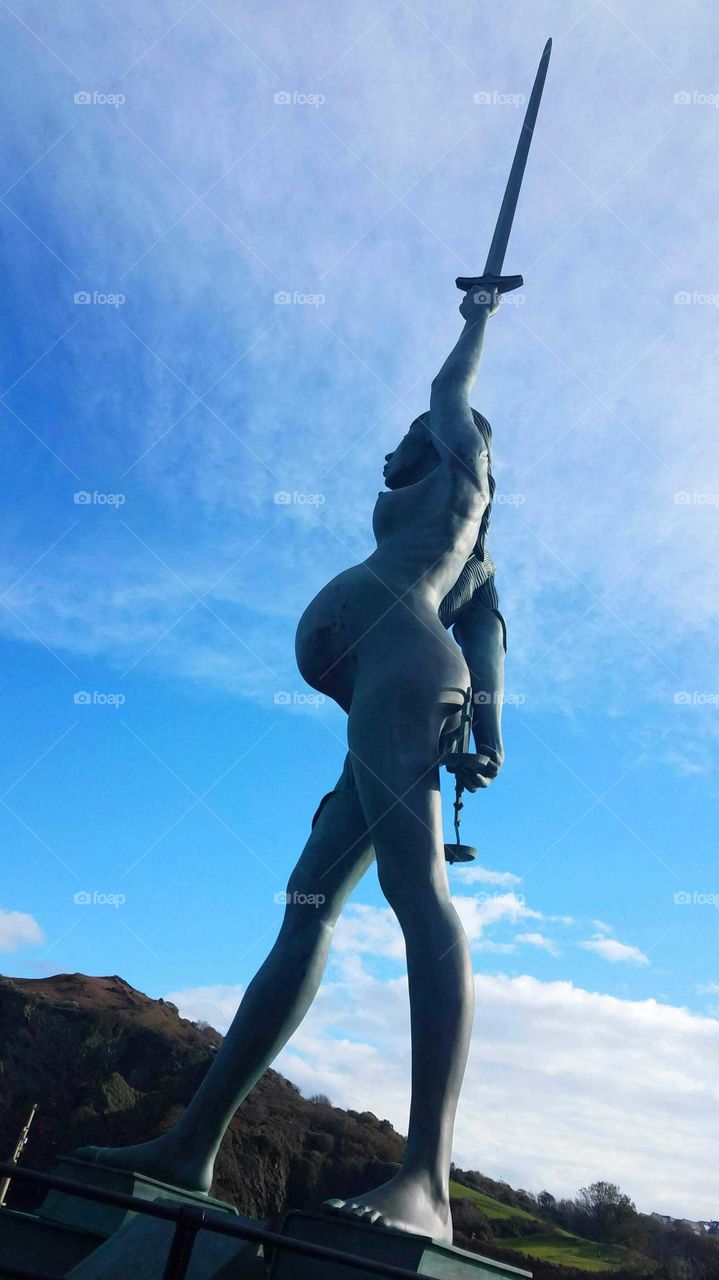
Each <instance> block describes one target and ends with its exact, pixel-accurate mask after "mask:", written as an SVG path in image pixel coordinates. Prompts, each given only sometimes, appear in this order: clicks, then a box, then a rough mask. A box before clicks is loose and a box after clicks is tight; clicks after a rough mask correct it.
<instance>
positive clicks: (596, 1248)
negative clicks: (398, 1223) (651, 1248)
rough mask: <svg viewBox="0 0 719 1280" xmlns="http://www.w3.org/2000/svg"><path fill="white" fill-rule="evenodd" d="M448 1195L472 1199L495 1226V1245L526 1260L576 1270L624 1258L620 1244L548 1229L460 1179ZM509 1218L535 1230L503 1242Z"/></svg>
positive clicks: (612, 1265) (604, 1267)
mask: <svg viewBox="0 0 719 1280" xmlns="http://www.w3.org/2000/svg"><path fill="white" fill-rule="evenodd" d="M449 1186H450V1195H451V1196H452V1197H453V1198H454V1199H458V1200H471V1202H472V1203H473V1204H475V1205H476V1206H477V1208H478V1209H480V1210H481V1211H482V1213H483V1214H484V1216H485V1218H487V1220H488V1221H489V1223H490V1225H491V1226H492V1227H494V1226H495V1225H496V1228H497V1234H496V1242H497V1244H500V1245H501V1244H502V1243H506V1244H507V1246H508V1247H509V1248H511V1249H512V1250H513V1251H514V1252H515V1253H523V1254H525V1256H526V1257H527V1258H528V1259H531V1258H540V1259H541V1260H542V1261H543V1262H554V1263H557V1264H559V1265H561V1266H564V1267H576V1268H577V1270H579V1271H605V1272H606V1271H618V1270H619V1269H620V1268H621V1267H622V1266H624V1265H625V1264H626V1261H627V1250H626V1249H623V1248H621V1246H619V1245H606V1244H597V1243H596V1242H595V1241H594V1240H583V1239H582V1238H581V1236H575V1235H572V1234H571V1232H569V1231H562V1230H561V1229H560V1228H559V1227H557V1228H554V1229H553V1230H548V1229H547V1223H546V1222H543V1221H542V1220H541V1218H537V1217H534V1216H533V1215H532V1214H531V1213H527V1212H526V1211H525V1210H524V1209H515V1208H513V1207H512V1206H511V1205H508V1204H502V1202H501V1201H500V1200H495V1199H494V1198H493V1197H492V1196H489V1195H487V1194H486V1193H485V1192H483V1191H475V1190H474V1189H473V1188H472V1187H465V1186H463V1185H462V1184H461V1183H459V1182H451V1183H450V1184H449ZM509 1218H519V1219H521V1220H522V1221H523V1222H526V1223H527V1224H530V1223H536V1227H537V1230H536V1233H533V1234H531V1235H522V1236H513V1237H512V1238H511V1239H507V1240H506V1241H503V1240H502V1238H501V1236H502V1223H503V1222H505V1223H506V1221H507V1219H509Z"/></svg>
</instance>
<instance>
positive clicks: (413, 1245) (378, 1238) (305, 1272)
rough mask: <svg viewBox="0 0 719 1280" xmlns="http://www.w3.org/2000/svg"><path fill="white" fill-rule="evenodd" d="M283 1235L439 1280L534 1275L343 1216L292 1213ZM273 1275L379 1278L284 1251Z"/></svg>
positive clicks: (284, 1279)
mask: <svg viewBox="0 0 719 1280" xmlns="http://www.w3.org/2000/svg"><path fill="white" fill-rule="evenodd" d="M280 1232H281V1234H282V1235H283V1236H288V1237H289V1238H291V1239H294V1240H303V1241H305V1242H306V1243H311V1244H319V1245H324V1246H325V1248H327V1249H339V1250H341V1251H342V1252H343V1253H351V1254H352V1255H353V1256H354V1257H359V1258H368V1259H372V1260H373V1261H374V1262H384V1263H387V1265H388V1266H392V1267H403V1268H404V1269H405V1270H406V1271H414V1272H416V1274H417V1275H425V1276H435V1277H437V1278H438V1280H532V1273H531V1271H522V1270H521V1269H520V1268H519V1267H510V1266H508V1265H506V1264H505V1263H504V1262H495V1261H494V1260H493V1259H492V1258H484V1257H482V1256H481V1255H480V1254H478V1253H469V1252H467V1250H466V1249H455V1248H454V1246H453V1245H450V1244H444V1243H443V1242H440V1241H438V1240H432V1239H431V1238H430V1237H429V1236H415V1235H410V1234H409V1232H407V1231H393V1230H391V1229H390V1228H388V1227H373V1226H370V1225H369V1224H368V1223H364V1222H353V1221H352V1219H351V1218H350V1217H344V1216H343V1215H341V1214H334V1213H305V1212H299V1211H297V1210H292V1211H291V1212H290V1213H288V1214H286V1215H285V1217H284V1218H283V1220H282V1225H281V1227H280ZM269 1275H270V1277H271V1280H377V1278H376V1276H375V1274H374V1273H373V1272H370V1271H367V1272H366V1271H363V1270H361V1268H358V1267H345V1266H342V1265H341V1264H338V1263H336V1262H323V1261H322V1260H321V1259H320V1258H312V1257H310V1256H309V1255H302V1254H298V1253H289V1252H284V1251H282V1250H277V1251H276V1252H274V1253H273V1256H272V1259H271V1263H270V1268H269Z"/></svg>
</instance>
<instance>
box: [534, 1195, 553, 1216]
mask: <svg viewBox="0 0 719 1280" xmlns="http://www.w3.org/2000/svg"><path fill="white" fill-rule="evenodd" d="M537 1205H538V1208H539V1212H540V1213H542V1214H544V1216H545V1217H546V1218H551V1217H552V1215H553V1214H554V1213H555V1211H556V1208H557V1201H556V1200H555V1198H554V1196H553V1195H552V1193H551V1191H540V1193H539V1195H538V1196H537Z"/></svg>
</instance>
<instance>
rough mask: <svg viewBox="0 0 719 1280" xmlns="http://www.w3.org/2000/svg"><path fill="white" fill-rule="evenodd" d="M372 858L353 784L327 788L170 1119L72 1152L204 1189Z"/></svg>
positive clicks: (310, 994) (305, 1001) (306, 1002)
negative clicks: (197, 1081) (233, 1002)
mask: <svg viewBox="0 0 719 1280" xmlns="http://www.w3.org/2000/svg"><path fill="white" fill-rule="evenodd" d="M342 851H344V852H342ZM373 858H374V850H373V848H372V845H371V843H370V841H369V838H368V836H367V829H366V825H365V823H364V820H363V818H362V813H361V810H360V808H359V804H358V801H357V796H356V793H354V792H353V791H335V792H332V793H331V795H330V797H329V798H328V800H327V803H326V804H325V805H324V807H323V809H322V812H321V817H320V818H319V820H318V821H317V823H316V825H315V827H314V829H313V832H312V835H311V837H310V839H309V841H308V843H307V845H306V847H305V850H304V852H303V855H302V858H301V859H300V862H299V863H298V866H297V868H296V870H295V872H294V874H293V876H292V878H291V880H290V884H289V886H288V902H287V905H286V908H285V917H284V920H283V924H282V928H281V930H280V933H279V936H278V938H277V941H276V942H275V945H274V947H273V948H272V950H271V952H270V954H269V956H268V957H267V959H266V961H265V963H264V964H263V965H262V968H261V969H260V970H259V971H258V973H257V974H256V976H255V977H254V978H253V980H252V982H251V983H250V985H249V987H248V988H247V991H246V992H245V995H244V997H243V1000H242V1002H241V1004H240V1007H239V1009H238V1010H237V1013H236V1015H235V1018H234V1021H233V1023H232V1025H231V1027H230V1029H229V1031H228V1033H227V1035H226V1037H225V1039H224V1041H223V1044H222V1046H221V1048H220V1050H219V1053H218V1054H217V1057H216V1058H215V1060H214V1062H213V1063H212V1066H211V1067H210V1070H209V1071H208V1073H207V1075H206V1076H205V1079H204V1080H203V1082H202V1084H201V1085H200V1088H199V1089H198V1090H197V1093H196V1094H195V1096H194V1098H193V1099H192V1101H191V1102H190V1104H189V1106H188V1107H187V1110H186V1111H185V1112H184V1114H183V1116H182V1118H181V1119H180V1121H179V1122H178V1124H177V1125H176V1126H175V1128H174V1129H172V1130H170V1131H169V1132H168V1133H166V1134H163V1135H162V1137H160V1138H156V1139H154V1140H152V1141H150V1142H143V1143H140V1144H138V1145H137V1146H130V1147H84V1148H82V1149H81V1150H80V1151H79V1152H78V1153H77V1154H78V1155H79V1156H80V1157H81V1158H83V1159H87V1160H93V1161H94V1162H95V1163H97V1164H102V1165H106V1166H111V1167H113V1168H119V1169H131V1170H133V1171H134V1172H136V1173H142V1174H145V1175H146V1176H147V1177H151V1178H157V1179H159V1180H160V1181H162V1182H169V1183H172V1184H173V1185H175V1186H179V1187H183V1188H187V1189H189V1190H194V1191H209V1189H210V1185H211V1183H212V1172H213V1167H214V1163H215V1157H216V1155H217V1152H218V1150H219V1147H220V1143H221V1142H222V1139H223V1137H224V1135H225V1132H226V1130H227V1126H228V1125H229V1123H230V1121H231V1119H232V1117H233V1116H234V1114H235V1112H236V1111H237V1108H238V1107H239V1106H240V1104H241V1103H242V1102H243V1101H244V1099H245V1098H246V1097H247V1094H248V1093H249V1092H250V1090H251V1089H252V1088H253V1087H254V1085H255V1084H256V1083H257V1081H258V1080H259V1078H260V1076H261V1075H262V1074H263V1072H264V1071H265V1070H266V1068H267V1067H268V1066H269V1065H270V1063H271V1062H273V1061H274V1059H275V1058H276V1056H277V1054H278V1053H279V1052H280V1050H281V1049H283V1048H284V1046H285V1044H286V1043H287V1041H288V1040H289V1038H290V1036H291V1035H292V1034H293V1032H294V1031H295V1030H296V1029H297V1027H298V1026H299V1025H300V1023H301V1022H302V1020H303V1018H304V1016H305V1014H306V1013H307V1010H308V1009H309V1007H310V1005H311V1004H312V1001H313V1000H314V998H315V995H316V994H317V990H318V987H319V985H320V982H321V979H322V975H323V973H324V969H325V964H326V961H327V952H328V950H329V945H330V941H331V938H332V930H333V927H334V923H335V921H336V919H337V916H338V915H339V912H340V910H341V908H342V906H343V905H344V902H345V901H346V899H347V897H348V895H349V893H350V892H351V890H352V889H353V887H354V885H355V884H356V883H357V881H358V880H359V879H360V877H361V876H362V875H363V874H364V872H365V871H366V870H367V867H368V866H369V865H370V864H371V862H372V860H373ZM308 899H309V901H308ZM318 899H320V901H319V902H318V901H317V900H318Z"/></svg>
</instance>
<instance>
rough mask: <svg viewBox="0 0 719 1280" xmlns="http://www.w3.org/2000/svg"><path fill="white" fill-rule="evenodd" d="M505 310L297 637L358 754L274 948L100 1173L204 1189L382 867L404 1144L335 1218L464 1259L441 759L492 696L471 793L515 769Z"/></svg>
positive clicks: (457, 951)
mask: <svg viewBox="0 0 719 1280" xmlns="http://www.w3.org/2000/svg"><path fill="white" fill-rule="evenodd" d="M498 302H499V296H498V294H497V292H496V291H495V290H492V291H491V292H490V293H487V291H486V288H484V287H475V288H470V289H469V291H468V292H467V294H466V296H465V298H464V300H463V301H462V304H461V307H460V311H461V314H462V316H463V317H464V320H465V324H464V328H463V331H462V334H461V336H460V338H459V340H458V342H457V344H456V346H455V347H454V350H453V351H452V352H451V354H450V355H449V357H448V358H447V360H446V361H445V363H444V365H443V367H442V369H441V370H440V371H439V373H438V374H437V376H436V378H435V379H434V381H433V383H432V393H431V400H430V408H429V412H428V413H425V414H423V415H422V416H421V417H419V418H417V419H416V421H415V422H413V423H412V425H411V427H410V429H409V431H408V433H407V435H406V436H405V437H404V439H403V440H402V441H401V443H400V444H399V445H398V447H397V448H396V449H395V451H394V452H393V453H391V454H388V455H387V461H386V466H385V468H384V477H385V482H386V486H387V488H386V490H385V491H384V492H382V493H380V494H379V497H378V499H377V503H376V505H375V509H374V514H373V529H374V534H375V538H376V542H377V546H376V549H375V550H374V551H373V552H372V554H371V555H370V556H368V558H367V559H366V560H364V561H363V562H362V563H361V564H358V565H355V566H354V567H353V568H351V569H347V570H345V572H344V573H341V574H339V576H338V577H336V578H334V579H333V580H332V581H331V582H330V583H328V584H327V586H326V587H324V588H323V589H322V591H320V593H319V595H317V596H316V597H315V599H314V600H313V601H312V603H311V604H310V605H309V606H308V608H307V609H306V610H305V612H304V614H303V616H302V618H301V620H300V623H299V627H298V629H297V642H296V643H297V661H298V665H299V668H300V671H301V673H302V675H303V676H304V678H305V680H307V681H308V683H309V684H311V685H312V686H313V687H314V688H315V689H318V690H319V691H321V692H322V693H324V694H326V695H328V696H329V697H331V698H333V699H334V700H335V701H336V702H337V703H338V704H339V705H340V706H341V707H342V709H343V710H344V711H345V712H346V713H347V717H348V745H349V753H348V756H347V759H346V761H345V766H344V770H343V773H342V776H341V778H340V780H339V782H338V784H337V786H336V787H335V789H334V790H333V791H332V792H330V793H329V795H327V796H325V798H324V800H323V801H322V803H321V805H320V808H319V810H318V812H317V814H316V816H315V820H314V823H313V827H312V832H311V835H310V837H309V840H308V842H307V844H306V846H305V849H304V851H303V853H302V855H301V857H300V859H299V862H298V863H297V866H296V867H295V870H294V871H293V873H292V875H291V877H290V881H289V884H288V888H287V903H286V908H285V915H284V919H283V922H282V927H281V929H280V933H279V936H278V938H277V941H276V942H275V944H274V946H273V948H272V950H271V952H270V954H269V956H268V957H267V959H266V961H265V963H264V964H263V965H262V968H261V969H260V970H259V972H258V973H257V975H256V976H255V978H254V979H253V981H252V982H251V983H250V985H249V987H248V988H247V991H246V993H245V996H244V998H243V1000H242V1003H241V1004H240V1007H239V1009H238V1011H237V1014H236V1016H235V1019H234V1021H233V1023H232V1026H231V1027H230V1029H229V1031H228V1033H227V1036H226V1037H225V1040H224V1042H223V1044H222V1046H221V1048H220V1051H219V1053H218V1054H217V1057H216V1058H215V1060H214V1062H213V1064H212V1066H211V1068H210V1070H209V1071H208V1073H207V1075H206V1076H205V1078H204V1080H203V1082H202V1084H201V1086H200V1088H199V1089H198V1091H197V1093H196V1095H195V1097H194V1098H193V1099H192V1101H191V1102H190V1105H189V1106H188V1108H187V1110H186V1111H185V1112H184V1114H183V1116H182V1117H181V1119H180V1121H179V1122H178V1124H177V1125H176V1127H175V1128H174V1129H173V1130H171V1131H170V1132H169V1133H167V1134H164V1135H163V1136H162V1137H160V1138H157V1139H155V1140H154V1141H151V1142H147V1143H143V1144H142V1145H140V1146H134V1147H125V1148H96V1147H90V1148H86V1149H84V1150H83V1151H81V1152H79V1153H78V1154H79V1155H81V1156H83V1157H84V1158H85V1159H92V1160H95V1161H96V1162H98V1163H100V1164H103V1165H108V1166H113V1167H115V1168H118V1167H119V1168H125V1169H128V1168H129V1169H132V1170H135V1171H136V1172H138V1173H144V1174H146V1175H148V1176H150V1177H155V1178H159V1179H161V1180H162V1181H164V1182H169V1183H173V1184H175V1185H177V1186H181V1187H186V1188H191V1189H194V1190H203V1191H207V1190H209V1187H210V1183H211V1180H212V1170H213V1165H214V1161H215V1157H216V1155H217V1151H218V1149H219V1146H220V1142H221V1141H222V1138H223V1135H224V1133H225V1131H226V1129H227V1126H228V1124H229V1122H230V1120H231V1119H232V1117H233V1115H234V1113H235V1111H236V1110H237V1108H238V1107H239V1105H240V1103H241V1102H242V1101H243V1099H244V1098H245V1097H246V1096H247V1094H248V1093H249V1092H250V1090H251V1089H252V1088H253V1086H254V1085H255V1084H256V1082H257V1080H258V1079H259V1078H260V1076H261V1075H262V1073H263V1071H264V1070H265V1069H266V1067H267V1066H269V1064H270V1063H271V1062H272V1061H273V1060H274V1058H275V1057H276V1056H277V1054H278V1053H279V1051H280V1050H281V1049H282V1048H283V1046H284V1045H285V1044H286V1042H287V1041H288V1039H289V1038H290V1036H291V1035H292V1033H293V1032H294V1031H295V1030H296V1028H297V1027H298V1026H299V1024H300V1022H301V1021H302V1019H303V1017H304V1015H305V1013H306V1012H307V1010H308V1009H309V1007H310V1005H311V1003H312V1000H313V999H314V996H315V994H316V992H317V989H318V987H319V984H320V981H321V978H322V974H323V972H324V967H325V962H326V958H327V953H328V949H329V945H330V940H331V937H332V929H333V926H334V924H335V922H336V920H337V918H338V916H339V914H340V912H341V910H342V907H343V905H344V903H345V902H346V900H347V897H348V895H349V893H350V892H351V890H352V889H353V888H354V886H355V885H356V884H357V882H358V880H359V879H360V877H361V876H362V875H364V873H365V872H366V871H367V869H368V867H369V866H370V865H371V863H372V861H373V860H374V859H375V858H376V861H377V873H378V877H379V883H380V885H381V888H382V891H383V893H384V895H385V897H386V899H387V901H388V903H389V904H390V906H391V907H392V909H393V910H394V912H395V914H396V916H397V919H398V921H399V924H400V926H401V929H402V932H403V934H404V939H405V945H406V951H407V971H408V979H409V996H410V1010H411V1030H412V1101H411V1109H410V1118H409V1131H408V1137H407V1147H406V1152H405V1157H404V1161H403V1164H402V1167H401V1169H400V1171H399V1172H398V1173H397V1175H396V1176H395V1177H393V1178H392V1179H391V1180H390V1181H389V1182H387V1183H385V1184H384V1185H383V1186H381V1187H378V1188H377V1189H376V1190H374V1191H368V1192H367V1193H366V1194H363V1195H361V1196H359V1197H358V1198H357V1199H354V1200H352V1199H350V1200H342V1201H340V1200H337V1201H330V1202H329V1204H330V1205H331V1206H332V1207H333V1208H335V1209H336V1210H338V1211H339V1212H343V1213H348V1214H352V1215H356V1216H358V1217H360V1218H362V1219H363V1220H364V1221H367V1222H374V1223H377V1224H379V1225H387V1226H393V1227H397V1228H400V1229H402V1230H405V1231H411V1232H415V1233H417V1234H420V1235H426V1236H432V1237H433V1238H434V1239H437V1240H443V1241H450V1242H451V1238H452V1224H451V1218H450V1212H449V1196H448V1180H449V1166H450V1153H451V1146H452V1133H453V1127H454V1118H455V1111H456V1107H457V1099H458V1096H459V1090H460V1085H461V1082H462V1077H463V1075H464V1069H465V1063H466V1058H467V1051H468V1047H469V1040H470V1033H471V1027H472V1018H473V1010H474V988H473V978H472V968H471V964H470V955H469V948H468V945H467V940H466V937H465V934H464V930H463V929H462V925H461V923H460V921H459V917H458V916H457V913H456V911H455V909H454V907H453V906H452V902H451V900H450V892H449V885H448V881H447V872H446V866H445V852H444V841H443V835H442V812H441V802H440V786H439V761H440V759H441V758H442V756H443V754H444V750H445V747H446V745H447V743H448V741H450V740H451V735H452V732H453V731H454V730H456V727H457V724H458V720H459V716H460V713H461V709H462V706H463V704H464V699H465V691H466V690H467V688H468V686H469V685H470V684H471V686H472V689H473V690H474V691H475V693H477V694H478V693H480V692H482V693H483V694H484V697H475V698H474V699H473V703H474V705H473V726H472V727H473V733H474V739H475V745H476V749H477V753H476V754H472V755H470V754H465V755H462V756H461V758H460V759H459V760H458V761H456V762H455V764H456V766H457V767H458V769H459V773H460V777H461V781H462V783H463V784H464V785H465V786H467V787H468V789H470V790H476V789H477V788H479V787H485V786H487V785H489V783H490V782H491V781H492V779H493V778H494V777H495V776H496V774H497V772H498V770H499V768H500V766H501V764H502V759H503V751H502V741H501V732H500V717H501V695H502V679H503V660H504V647H505V643H504V623H503V621H502V619H501V616H500V614H499V612H498V607H497V597H496V593H495V590H494V566H493V564H492V562H491V560H490V559H489V556H488V554H487V552H486V546H485V539H486V532H487V526H488V522H489V510H490V505H491V495H492V492H493V484H494V482H493V480H492V477H491V472H490V465H489V461H490V460H489V451H490V429H489V424H488V423H487V422H486V420H485V419H484V418H483V417H482V416H481V415H480V414H477V413H476V412H475V411H474V410H472V408H471V407H470V403H469V395H470V391H471V389H472V387H473V385H474V382H475V379H476V375H477V369H478V366H479V361H480V356H481V352H482V344H483V340H484V333H485V329H486V326H487V322H488V320H489V317H490V316H491V315H493V314H494V312H495V311H496V310H497V306H498ZM451 625H453V627H454V637H455V638H454V639H453V638H452V636H451V635H450V634H449V632H448V629H447V628H448V627H449V626H451ZM308 896H309V897H310V900H311V901H312V903H313V905H312V906H308V905H307V898H308ZM318 898H319V900H320V902H321V905H320V906H319V907H318V906H316V905H314V903H316V902H317V901H318Z"/></svg>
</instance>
